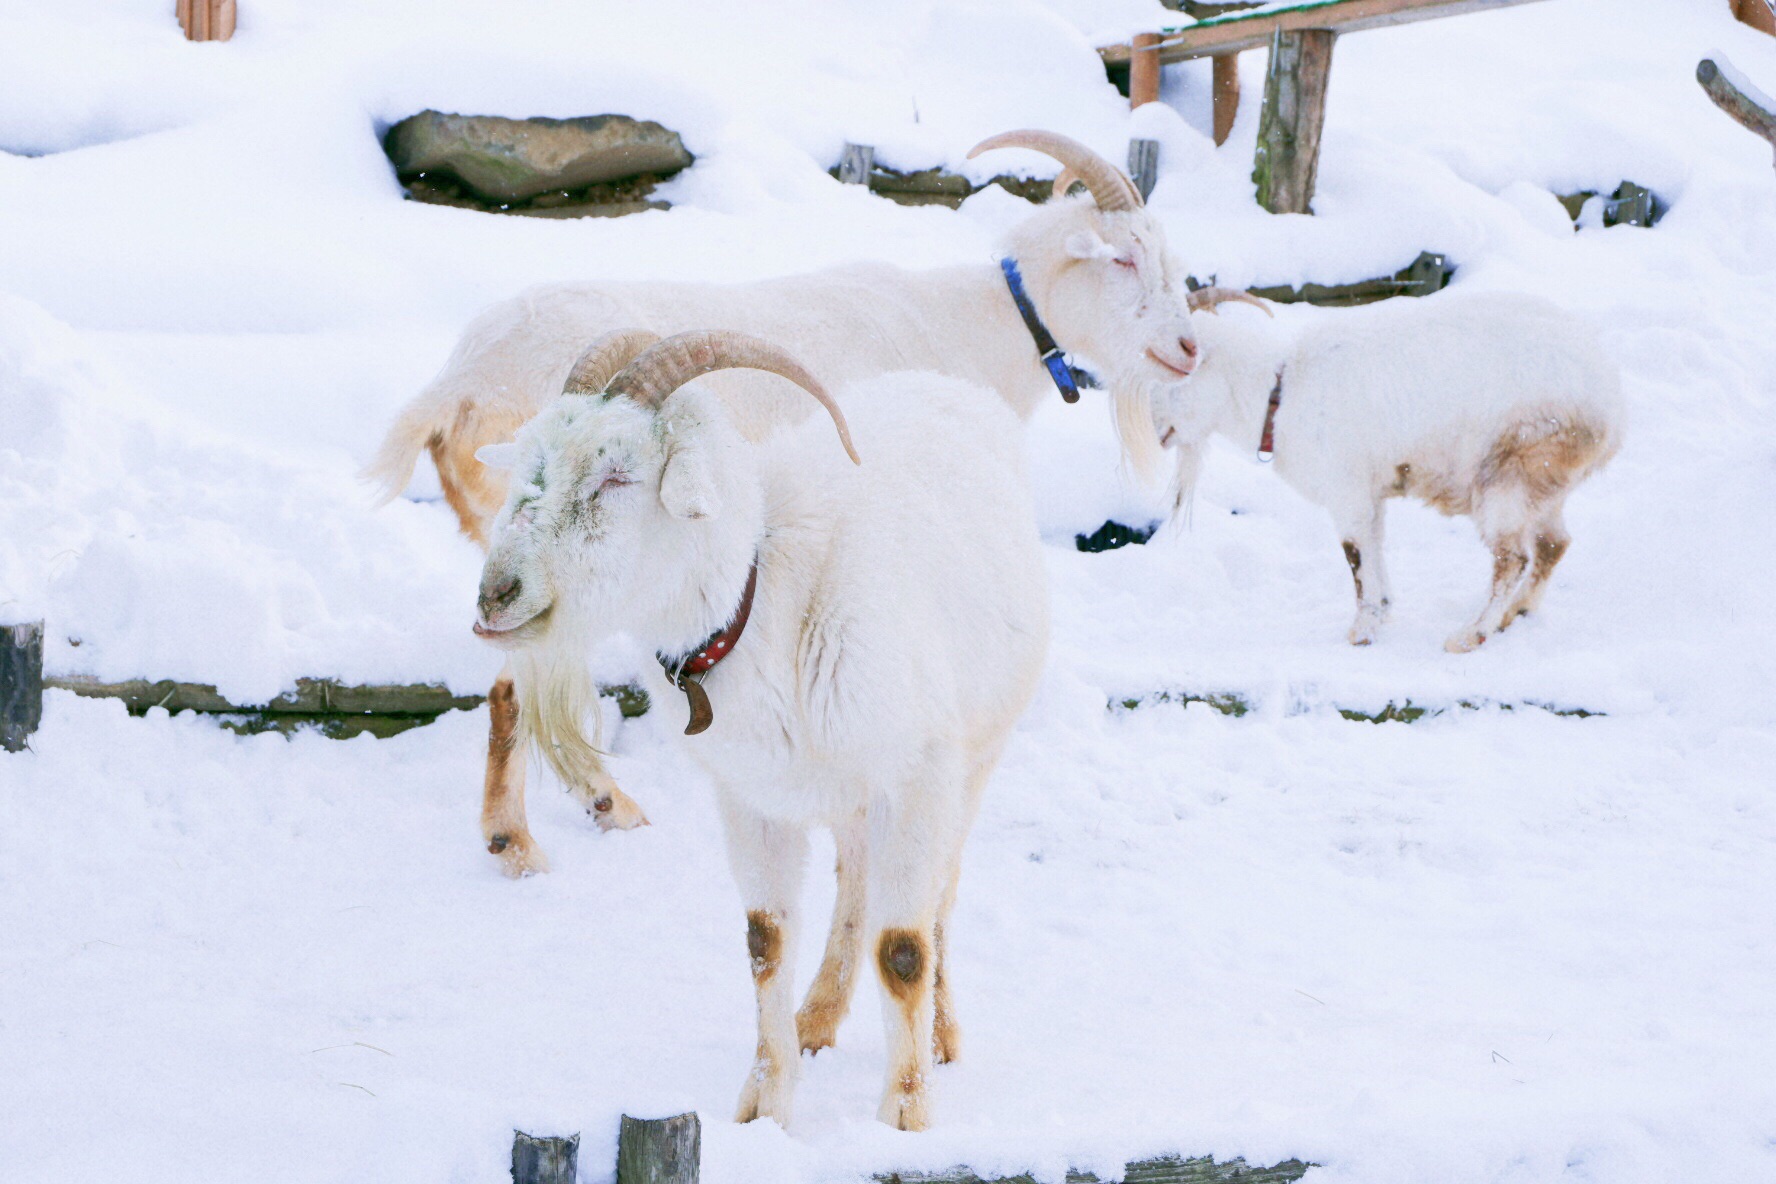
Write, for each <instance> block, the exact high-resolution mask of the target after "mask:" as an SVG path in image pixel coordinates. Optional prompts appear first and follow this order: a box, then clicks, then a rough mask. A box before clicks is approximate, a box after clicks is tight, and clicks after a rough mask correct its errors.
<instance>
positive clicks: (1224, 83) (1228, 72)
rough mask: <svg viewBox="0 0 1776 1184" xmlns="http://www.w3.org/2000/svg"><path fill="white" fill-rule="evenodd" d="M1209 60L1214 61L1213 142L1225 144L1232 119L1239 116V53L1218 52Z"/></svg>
mask: <svg viewBox="0 0 1776 1184" xmlns="http://www.w3.org/2000/svg"><path fill="white" fill-rule="evenodd" d="M1209 60H1210V61H1212V62H1213V63H1214V79H1213V85H1212V87H1211V89H1212V90H1213V92H1214V104H1215V143H1217V144H1225V143H1227V137H1228V136H1231V135H1232V134H1233V121H1234V120H1235V119H1237V118H1239V109H1240V64H1239V63H1240V55H1239V54H1237V53H1218V54H1216V55H1215V56H1214V57H1213V58H1210V59H1209Z"/></svg>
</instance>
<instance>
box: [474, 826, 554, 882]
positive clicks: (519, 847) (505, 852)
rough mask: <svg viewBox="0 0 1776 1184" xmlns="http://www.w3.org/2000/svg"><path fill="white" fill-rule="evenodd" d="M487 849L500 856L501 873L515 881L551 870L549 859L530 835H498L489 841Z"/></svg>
mask: <svg viewBox="0 0 1776 1184" xmlns="http://www.w3.org/2000/svg"><path fill="white" fill-rule="evenodd" d="M487 849H488V851H490V852H492V853H493V854H495V855H497V856H499V861H500V871H502V872H504V873H505V874H506V875H508V876H510V877H511V878H512V879H514V880H521V879H523V878H524V877H525V876H535V875H541V874H542V873H543V872H546V871H548V870H549V860H548V858H547V857H546V856H545V855H544V854H543V850H542V848H541V847H538V846H537V845H536V840H535V839H533V838H531V837H530V836H529V835H526V834H497V835H494V836H493V837H492V838H490V839H488V840H487Z"/></svg>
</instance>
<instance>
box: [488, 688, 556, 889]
mask: <svg viewBox="0 0 1776 1184" xmlns="http://www.w3.org/2000/svg"><path fill="white" fill-rule="evenodd" d="M487 715H488V720H489V723H488V732H487V780H486V783H485V785H484V787H483V790H482V794H481V837H482V838H484V839H485V840H486V841H487V849H488V851H490V852H492V853H493V854H494V855H497V856H499V861H500V870H501V871H503V872H505V873H506V874H507V875H508V876H511V877H513V878H517V877H520V876H529V875H534V874H536V873H537V872H546V871H548V870H549V860H548V858H547V857H546V856H545V855H544V854H543V850H542V848H541V847H538V846H537V843H536V840H535V839H533V838H531V836H530V825H529V823H528V822H527V821H526V819H525V817H524V753H522V752H520V751H519V750H518V696H517V693H516V692H515V691H514V690H513V688H512V673H511V670H510V668H507V669H504V670H501V671H500V676H499V678H498V679H497V680H496V681H495V682H494V684H493V686H492V688H491V689H490V690H489V691H488V692H487Z"/></svg>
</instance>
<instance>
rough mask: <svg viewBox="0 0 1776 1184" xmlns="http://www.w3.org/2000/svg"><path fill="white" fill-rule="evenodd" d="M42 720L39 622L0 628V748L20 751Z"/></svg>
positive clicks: (41, 655) (41, 669)
mask: <svg viewBox="0 0 1776 1184" xmlns="http://www.w3.org/2000/svg"><path fill="white" fill-rule="evenodd" d="M42 721H43V622H42V621H32V622H30V623H29V624H24V625H0V748H3V749H5V750H6V751H7V752H23V751H24V748H25V743H26V741H28V740H29V739H30V738H31V733H33V732H35V731H36V730H37V725H38V724H39V723H41V722H42Z"/></svg>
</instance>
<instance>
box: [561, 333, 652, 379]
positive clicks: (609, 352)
mask: <svg viewBox="0 0 1776 1184" xmlns="http://www.w3.org/2000/svg"><path fill="white" fill-rule="evenodd" d="M659 340H660V335H659V334H658V333H653V332H650V331H649V330H647V329H617V330H615V331H613V332H610V333H606V334H604V335H603V336H602V337H600V338H599V339H598V340H596V341H594V342H593V343H592V344H591V345H588V346H587V347H586V352H585V353H583V354H581V355H580V357H579V360H578V361H576V362H575V363H574V364H573V369H572V370H569V371H568V372H567V381H566V382H564V383H562V384H561V393H562V394H564V395H602V394H603V393H604V388H605V387H607V386H609V385H610V380H611V379H613V378H615V377H616V376H617V375H618V374H619V373H621V372H622V370H623V367H625V366H627V365H628V364H629V363H630V362H633V361H634V360H635V355H637V354H639V353H641V352H642V351H643V350H645V349H647V348H648V347H649V346H651V345H653V344H654V343H655V342H657V341H659Z"/></svg>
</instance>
